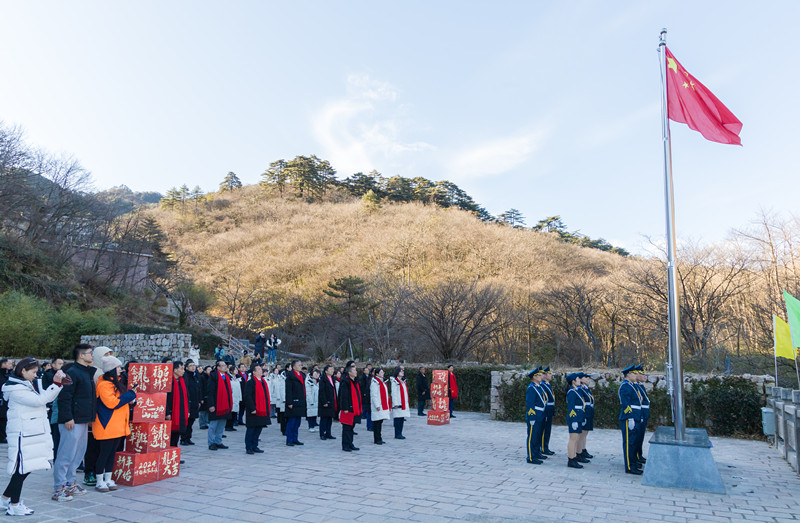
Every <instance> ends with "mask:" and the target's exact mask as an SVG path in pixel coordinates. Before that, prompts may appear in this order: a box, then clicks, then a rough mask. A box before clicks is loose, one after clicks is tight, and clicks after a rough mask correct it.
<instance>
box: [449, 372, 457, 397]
mask: <svg viewBox="0 0 800 523" xmlns="http://www.w3.org/2000/svg"><path fill="white" fill-rule="evenodd" d="M450 395H451V396H452V397H453V399H457V398H458V384H457V383H456V373H455V372H451V373H450Z"/></svg>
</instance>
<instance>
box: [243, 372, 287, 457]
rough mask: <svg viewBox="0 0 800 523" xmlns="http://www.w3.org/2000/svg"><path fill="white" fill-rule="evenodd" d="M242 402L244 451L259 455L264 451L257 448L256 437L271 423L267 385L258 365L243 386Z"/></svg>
mask: <svg viewBox="0 0 800 523" xmlns="http://www.w3.org/2000/svg"><path fill="white" fill-rule="evenodd" d="M242 400H243V403H244V406H245V425H247V432H245V435H244V446H245V451H246V452H247V453H248V454H261V453H262V452H264V451H263V450H261V449H260V448H258V437H259V436H261V430H262V429H263V428H264V427H266V426H267V425H271V424H272V421H270V419H269V404H270V397H269V385H268V384H267V380H265V379H264V372H263V369H262V368H261V366H260V365H255V366H253V372H252V374H251V375H250V379H249V380H247V381H246V382H245V384H244V391H242ZM298 419H299V418H298Z"/></svg>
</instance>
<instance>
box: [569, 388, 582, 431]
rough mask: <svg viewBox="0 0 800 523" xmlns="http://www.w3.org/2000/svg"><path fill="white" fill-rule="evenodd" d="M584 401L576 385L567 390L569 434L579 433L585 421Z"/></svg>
mask: <svg viewBox="0 0 800 523" xmlns="http://www.w3.org/2000/svg"><path fill="white" fill-rule="evenodd" d="M585 407H586V401H585V400H584V399H583V395H582V394H581V392H580V389H578V387H572V388H571V389H569V390H568V391H567V428H568V429H569V433H570V434H580V433H581V432H583V426H584V424H585V423H586V410H585Z"/></svg>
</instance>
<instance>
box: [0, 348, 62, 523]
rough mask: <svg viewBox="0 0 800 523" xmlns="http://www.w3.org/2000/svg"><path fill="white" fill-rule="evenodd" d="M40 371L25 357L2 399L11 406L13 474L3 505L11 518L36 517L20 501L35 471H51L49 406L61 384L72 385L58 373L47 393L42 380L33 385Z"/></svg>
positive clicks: (10, 461)
mask: <svg viewBox="0 0 800 523" xmlns="http://www.w3.org/2000/svg"><path fill="white" fill-rule="evenodd" d="M38 370H39V364H38V363H37V362H36V360H35V359H34V358H31V357H27V358H23V359H21V360H20V362H19V363H17V366H16V367H15V368H14V374H13V375H12V376H11V377H9V378H8V381H7V382H6V383H5V385H3V398H4V399H5V401H6V403H8V426H7V429H6V430H7V433H8V467H7V469H6V470H7V472H8V474H10V475H11V481H9V482H8V487H7V488H6V490H5V492H3V506H4V507H5V508H6V514H7V515H9V516H28V515H30V514H33V510H31V509H29V508H28V507H26V506H25V504H24V503H22V501H21V500H20V494H21V492H22V482H23V481H25V478H26V477H27V476H28V474H30V473H31V472H33V471H34V470H48V469H50V461H51V460H52V459H53V438H52V436H51V435H50V421H49V420H48V418H47V404H48V403H50V402H51V401H53V400H55V399H56V396H58V393H59V392H61V385H62V383H66V382H69V379H68V378H66V376H65V374H64V373H63V372H62V371H58V372H57V373H56V374H55V376H53V384H52V385H50V386H49V387H48V388H47V390H42V380H37V382H36V383H34V379H35V378H36V372H37V371H38ZM65 378H66V379H65ZM70 383H71V382H70Z"/></svg>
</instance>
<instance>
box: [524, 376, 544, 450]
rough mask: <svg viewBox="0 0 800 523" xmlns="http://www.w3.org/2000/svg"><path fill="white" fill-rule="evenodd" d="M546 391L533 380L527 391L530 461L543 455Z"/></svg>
mask: <svg viewBox="0 0 800 523" xmlns="http://www.w3.org/2000/svg"><path fill="white" fill-rule="evenodd" d="M545 398H546V395H545V392H544V391H543V390H542V387H541V386H540V385H537V384H536V383H533V382H531V384H530V385H528V389H527V390H526V391H525V422H526V423H527V425H528V443H527V451H528V461H533V460H535V459H539V456H541V455H542V446H541V445H542V440H541V438H542V432H543V429H544V409H545V406H546V405H547V401H546V399H545Z"/></svg>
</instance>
